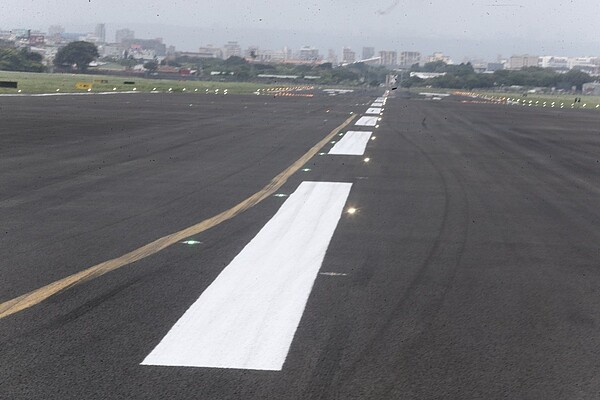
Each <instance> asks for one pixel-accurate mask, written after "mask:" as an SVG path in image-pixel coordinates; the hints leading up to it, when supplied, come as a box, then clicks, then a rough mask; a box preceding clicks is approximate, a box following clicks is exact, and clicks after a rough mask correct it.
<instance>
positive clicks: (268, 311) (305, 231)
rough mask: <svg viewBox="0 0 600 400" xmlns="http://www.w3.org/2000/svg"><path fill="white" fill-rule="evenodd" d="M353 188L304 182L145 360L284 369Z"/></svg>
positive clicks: (159, 363) (147, 362)
mask: <svg viewBox="0 0 600 400" xmlns="http://www.w3.org/2000/svg"><path fill="white" fill-rule="evenodd" d="M351 188H352V183H339V182H302V183H301V184H300V186H299V187H298V189H297V190H296V191H295V192H294V193H293V194H292V195H291V196H290V197H289V199H288V200H286V201H285V203H283V205H282V206H281V208H280V209H279V211H277V213H276V214H275V216H273V218H272V219H271V220H270V221H269V222H268V223H267V224H266V225H265V226H264V227H263V228H262V229H261V230H260V232H259V233H258V234H257V235H256V236H255V237H254V239H252V241H251V242H250V243H249V244H248V245H247V246H246V247H244V249H243V250H242V251H241V252H240V253H239V254H238V255H237V256H236V257H235V258H234V259H233V261H231V263H230V264H229V265H228V266H227V267H225V269H224V270H223V271H222V272H221V273H220V274H219V276H218V277H217V278H216V279H215V281H214V282H213V283H212V284H211V285H210V286H209V287H208V288H207V289H206V290H205V291H204V292H203V293H202V295H201V296H200V297H199V298H198V300H196V302H194V303H193V304H192V305H191V307H190V308H189V309H188V310H187V311H186V312H185V313H184V314H183V316H182V317H181V318H180V319H179V321H177V323H176V324H175V325H174V326H173V327H172V328H171V330H170V331H169V332H168V333H167V334H166V336H165V337H164V338H163V339H162V340H161V341H160V343H159V344H158V345H157V346H156V347H155V348H154V350H152V352H151V353H150V354H149V355H148V356H147V357H146V358H145V359H144V361H143V362H142V363H141V364H142V365H154V366H171V367H201V368H234V369H250V370H263V371H280V370H281V369H282V368H283V364H284V363H285V359H286V357H287V354H288V352H289V349H290V346H291V344H292V341H293V339H294V334H295V333H296V330H297V328H298V325H299V324H300V319H301V318H302V314H303V313H304V309H305V307H306V303H307V301H308V297H309V296H310V292H311V291H312V287H313V284H314V281H315V279H316V277H317V275H318V273H319V269H321V264H322V263H323V259H324V258H325V253H326V251H327V247H329V242H330V241H331V237H332V236H333V233H334V231H335V229H336V227H337V225H338V222H339V220H340V217H341V215H342V211H343V209H344V205H345V204H346V200H347V199H348V195H349V194H350V189H351Z"/></svg>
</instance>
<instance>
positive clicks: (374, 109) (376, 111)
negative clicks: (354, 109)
mask: <svg viewBox="0 0 600 400" xmlns="http://www.w3.org/2000/svg"><path fill="white" fill-rule="evenodd" d="M379 113H381V107H371V108H369V109H367V112H365V114H377V115H379Z"/></svg>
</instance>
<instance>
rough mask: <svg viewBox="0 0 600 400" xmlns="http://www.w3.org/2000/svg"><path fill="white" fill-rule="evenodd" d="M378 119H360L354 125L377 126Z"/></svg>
mask: <svg viewBox="0 0 600 400" xmlns="http://www.w3.org/2000/svg"><path fill="white" fill-rule="evenodd" d="M377 118H378V117H360V118H359V119H358V121H356V124H355V125H358V126H375V125H377Z"/></svg>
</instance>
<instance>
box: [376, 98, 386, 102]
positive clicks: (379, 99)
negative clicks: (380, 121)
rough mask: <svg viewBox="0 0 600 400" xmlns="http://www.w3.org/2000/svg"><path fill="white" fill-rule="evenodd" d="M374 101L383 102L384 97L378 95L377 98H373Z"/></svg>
mask: <svg viewBox="0 0 600 400" xmlns="http://www.w3.org/2000/svg"><path fill="white" fill-rule="evenodd" d="M375 101H376V102H377V103H382V102H384V101H385V97H378V98H376V99H375Z"/></svg>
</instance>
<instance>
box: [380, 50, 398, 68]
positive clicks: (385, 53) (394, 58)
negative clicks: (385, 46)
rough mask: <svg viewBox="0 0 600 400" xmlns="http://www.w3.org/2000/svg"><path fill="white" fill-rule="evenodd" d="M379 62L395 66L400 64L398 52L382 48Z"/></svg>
mask: <svg viewBox="0 0 600 400" xmlns="http://www.w3.org/2000/svg"><path fill="white" fill-rule="evenodd" d="M379 58H380V60H379V63H380V64H381V65H385V66H386V67H395V66H396V65H398V53H397V52H395V51H390V50H382V51H380V52H379Z"/></svg>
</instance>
